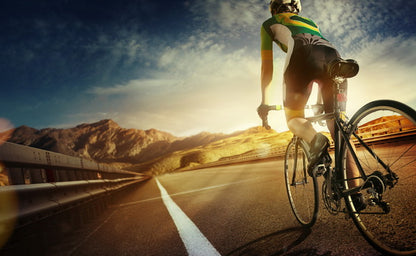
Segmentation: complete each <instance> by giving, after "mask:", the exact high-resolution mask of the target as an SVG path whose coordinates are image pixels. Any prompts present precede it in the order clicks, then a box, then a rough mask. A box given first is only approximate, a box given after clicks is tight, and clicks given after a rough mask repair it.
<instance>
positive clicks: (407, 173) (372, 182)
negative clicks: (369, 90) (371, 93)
mask: <svg viewBox="0 0 416 256" xmlns="http://www.w3.org/2000/svg"><path fill="white" fill-rule="evenodd" d="M350 124H351V125H352V128H353V131H355V132H354V133H355V134H356V135H357V136H358V137H359V138H360V139H358V138H356V137H355V136H354V133H351V135H350V139H351V140H352V141H354V144H355V145H356V155H357V158H358V162H359V164H360V165H361V166H362V168H363V170H364V172H365V174H366V176H367V179H365V178H363V177H362V181H361V182H362V185H363V188H362V190H361V193H362V194H363V196H364V198H365V200H366V202H367V203H368V205H367V207H366V209H364V210H361V211H360V212H357V211H356V209H355V207H354V204H353V202H352V200H351V197H350V196H348V197H347V198H345V201H346V204H347V207H348V209H349V210H350V213H351V216H352V218H353V220H354V223H355V225H356V226H357V227H358V229H359V230H360V232H361V233H362V234H363V236H364V237H365V238H366V240H367V241H368V242H369V243H370V244H371V245H373V246H374V247H375V248H376V249H378V250H379V251H381V252H383V253H388V254H394V255H416V202H415V199H416V146H415V142H416V112H415V111H414V110H413V109H411V108H410V107H408V106H406V105H404V104H402V103H399V102H396V101H390V100H381V101H374V102H371V103H369V104H367V105H365V106H364V107H362V108H361V109H360V110H359V111H358V112H357V113H356V114H355V115H354V116H353V117H352V118H351V121H350ZM360 140H361V142H359V141H360ZM365 145H366V146H367V147H368V149H366V146H365ZM347 151H348V147H346V146H345V145H344V147H343V152H342V156H344V157H343V167H344V177H346V172H345V169H346V153H347ZM371 152H372V153H371ZM373 153H374V154H373ZM388 169H390V170H391V171H392V172H393V173H394V174H395V175H397V177H398V180H396V179H395V178H396V177H392V176H391V175H390V172H389V171H388ZM396 182H397V184H395V183H396ZM344 185H345V187H346V188H348V182H347V180H346V179H345V183H344Z"/></svg>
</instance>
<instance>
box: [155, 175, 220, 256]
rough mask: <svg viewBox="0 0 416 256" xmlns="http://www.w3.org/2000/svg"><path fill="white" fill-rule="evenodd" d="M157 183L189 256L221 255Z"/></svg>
mask: <svg viewBox="0 0 416 256" xmlns="http://www.w3.org/2000/svg"><path fill="white" fill-rule="evenodd" d="M156 183H157V186H158V187H159V190H160V194H161V196H162V199H163V203H164V204H165V206H166V208H167V209H168V212H169V214H170V216H171V217H172V219H173V222H174V223H175V225H176V228H177V229H178V232H179V236H180V237H181V239H182V241H183V243H184V245H185V248H186V250H187V252H188V255H191V256H192V255H206V256H211V255H213V256H214V255H215V256H216V255H220V253H219V252H218V251H217V249H215V248H214V246H213V245H212V244H211V243H210V242H209V241H208V239H207V238H206V237H205V236H204V235H203V234H202V233H201V231H200V230H199V229H198V227H197V226H196V225H195V224H194V223H193V222H192V220H191V219H190V218H189V217H188V216H187V215H186V214H185V213H184V212H183V211H182V210H181V208H179V206H178V205H177V204H176V203H175V202H174V201H173V200H172V198H171V197H170V196H169V194H168V192H167V191H166V189H165V188H164V187H163V186H162V184H160V182H159V180H158V179H157V178H156Z"/></svg>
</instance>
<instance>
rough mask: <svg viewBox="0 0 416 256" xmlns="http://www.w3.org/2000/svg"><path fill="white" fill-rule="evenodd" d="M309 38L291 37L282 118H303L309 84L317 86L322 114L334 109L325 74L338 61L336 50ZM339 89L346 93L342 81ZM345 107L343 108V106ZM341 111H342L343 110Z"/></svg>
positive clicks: (308, 93)
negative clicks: (284, 116) (313, 83)
mask: <svg viewBox="0 0 416 256" xmlns="http://www.w3.org/2000/svg"><path fill="white" fill-rule="evenodd" d="M323 40H324V39H321V38H315V39H314V38H313V37H310V35H309V36H308V37H307V38H306V37H304V36H295V37H294V47H293V51H292V54H291V56H288V58H290V59H289V64H288V66H287V68H286V70H285V73H284V90H283V91H284V101H283V102H284V106H285V113H286V119H287V120H288V121H289V120H290V119H292V118H294V117H304V116H305V115H304V109H305V105H306V103H307V101H308V99H309V96H310V93H311V89H312V82H317V83H318V84H319V86H320V89H321V92H322V97H323V101H324V109H325V112H327V113H328V112H332V111H333V107H334V100H333V86H332V80H331V78H330V77H329V75H328V74H327V64H328V63H330V62H331V61H332V60H334V59H336V58H340V55H339V53H338V51H337V50H336V49H335V48H333V47H331V45H330V44H329V43H328V41H326V40H325V41H324V42H323ZM341 87H342V88H343V89H344V90H345V92H346V90H347V83H346V81H345V82H344V84H342V85H341ZM344 108H345V107H344ZM344 110H345V109H344Z"/></svg>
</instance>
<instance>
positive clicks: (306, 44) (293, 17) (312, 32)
mask: <svg viewBox="0 0 416 256" xmlns="http://www.w3.org/2000/svg"><path fill="white" fill-rule="evenodd" d="M269 10H270V13H271V15H272V17H271V18H269V19H267V20H266V21H265V22H264V23H263V24H262V27H261V61H262V64H261V92H262V100H261V104H260V106H259V107H258V109H257V111H258V114H259V116H260V117H261V118H262V119H263V120H265V118H267V113H268V111H269V110H270V109H269V106H268V105H269V95H268V93H269V89H270V86H271V81H272V77H273V42H275V43H276V44H277V45H278V46H279V47H280V48H281V49H282V50H283V51H284V52H286V53H287V56H286V63H285V65H284V83H283V97H284V98H283V105H284V110H285V115H286V121H287V125H288V127H289V129H290V131H291V132H292V133H294V134H295V135H297V136H299V137H301V138H302V139H304V140H305V141H306V142H308V143H309V144H310V146H311V147H310V153H311V157H310V159H309V163H310V166H315V165H316V164H317V163H318V162H319V161H321V159H322V157H323V156H324V155H325V154H326V152H327V149H328V147H329V140H328V138H326V136H324V135H323V134H321V133H317V132H316V130H315V129H314V128H313V126H312V125H311V123H310V122H309V121H307V120H306V119H305V115H304V109H305V105H306V103H307V101H308V99H309V96H310V93H311V88H312V83H313V82H316V83H317V84H318V85H319V88H320V96H321V97H318V98H322V100H323V104H324V111H325V112H332V110H333V105H334V102H333V88H332V80H331V78H330V77H329V75H328V74H327V71H326V67H327V64H328V63H330V62H331V61H332V60H335V59H338V58H340V54H339V53H338V51H337V50H336V49H335V47H334V46H333V45H332V44H331V43H330V42H329V41H328V40H326V39H325V38H324V37H323V36H322V34H321V32H320V29H319V27H318V26H317V25H316V23H315V22H313V21H312V20H311V19H308V18H305V17H301V16H299V15H298V13H299V12H300V11H301V3H300V0H271V1H270V5H269ZM342 88H343V89H344V90H345V91H346V89H347V83H346V81H345V82H344V83H343V84H342ZM318 103H320V102H318ZM343 108H344V109H343V110H345V105H344V106H343ZM327 126H328V129H329V130H330V132H331V136H332V137H334V122H333V121H327ZM348 158H349V159H348V162H349V163H350V164H349V168H348V171H349V177H356V176H359V175H358V170H357V168H356V167H355V165H354V164H353V160H352V157H351V156H349V157H348ZM350 185H352V186H358V185H359V182H358V180H352V181H351V184H350Z"/></svg>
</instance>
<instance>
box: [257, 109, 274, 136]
mask: <svg viewBox="0 0 416 256" xmlns="http://www.w3.org/2000/svg"><path fill="white" fill-rule="evenodd" d="M271 109H272V108H271V106H268V105H265V104H260V106H259V107H258V108H257V114H259V117H260V118H261V120H262V121H263V124H262V125H263V127H264V128H266V129H267V130H269V129H270V128H271V127H270V125H269V122H268V120H267V115H268V114H269V111H270V110H271Z"/></svg>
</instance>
